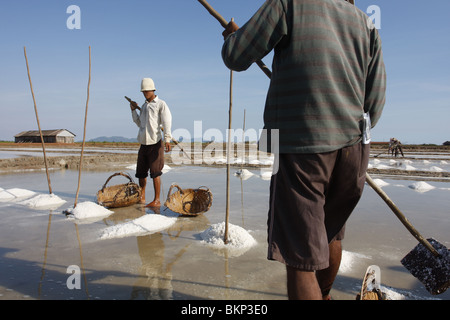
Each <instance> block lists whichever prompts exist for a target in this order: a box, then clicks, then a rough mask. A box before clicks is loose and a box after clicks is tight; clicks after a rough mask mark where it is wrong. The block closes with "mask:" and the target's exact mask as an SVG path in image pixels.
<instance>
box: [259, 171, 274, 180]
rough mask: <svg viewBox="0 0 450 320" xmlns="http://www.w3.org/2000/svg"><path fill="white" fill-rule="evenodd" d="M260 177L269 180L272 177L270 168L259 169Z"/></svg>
mask: <svg viewBox="0 0 450 320" xmlns="http://www.w3.org/2000/svg"><path fill="white" fill-rule="evenodd" d="M260 177H261V179H263V180H270V179H271V178H272V170H261V175H260Z"/></svg>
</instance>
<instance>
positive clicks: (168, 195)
mask: <svg viewBox="0 0 450 320" xmlns="http://www.w3.org/2000/svg"><path fill="white" fill-rule="evenodd" d="M174 187H175V188H178V190H180V193H181V194H183V189H181V188H180V187H179V186H178V185H177V184H175V183H172V185H171V186H170V188H169V192H168V193H167V199H169V198H170V194H171V193H172V188H174Z"/></svg>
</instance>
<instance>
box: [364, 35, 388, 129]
mask: <svg viewBox="0 0 450 320" xmlns="http://www.w3.org/2000/svg"><path fill="white" fill-rule="evenodd" d="M372 37H373V38H372V52H371V56H372V60H371V62H370V64H369V68H368V73H367V78H366V94H365V100H364V111H365V112H369V114H370V120H371V123H372V127H374V126H375V125H376V124H377V122H378V120H379V119H380V117H381V113H382V111H383V109H384V105H385V102H386V69H385V65H384V61H383V52H382V50H381V40H380V37H379V35H378V32H377V30H376V29H373V32H372Z"/></svg>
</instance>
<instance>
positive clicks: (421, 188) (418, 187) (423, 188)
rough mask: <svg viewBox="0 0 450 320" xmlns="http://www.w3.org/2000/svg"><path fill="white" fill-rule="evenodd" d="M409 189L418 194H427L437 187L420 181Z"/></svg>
mask: <svg viewBox="0 0 450 320" xmlns="http://www.w3.org/2000/svg"><path fill="white" fill-rule="evenodd" d="M409 188H411V189H413V190H415V191H417V192H427V191H430V190H433V189H434V188H435V187H433V186H432V185H429V184H428V183H426V182H424V181H419V182H415V183H413V184H411V185H409Z"/></svg>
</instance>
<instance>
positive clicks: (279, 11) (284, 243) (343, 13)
mask: <svg viewBox="0 0 450 320" xmlns="http://www.w3.org/2000/svg"><path fill="white" fill-rule="evenodd" d="M349 2H351V3H353V0H349ZM349 2H347V1H344V0H267V1H266V2H265V3H264V4H263V5H262V6H261V8H260V9H259V10H258V11H257V12H256V14H255V15H254V16H253V17H252V18H251V19H250V20H249V21H248V22H247V23H246V24H245V25H244V26H243V27H242V28H238V27H237V25H236V24H235V23H234V22H231V23H230V24H229V25H228V27H227V28H226V30H225V32H224V34H223V35H224V37H225V43H224V45H223V48H222V58H223V60H224V63H225V65H226V66H227V67H229V68H230V69H232V70H235V71H243V70H246V69H248V68H249V67H250V66H251V65H252V63H254V62H256V61H259V60H261V59H262V58H263V57H264V56H266V55H267V54H268V53H269V52H271V51H272V50H274V58H273V64H272V72H273V73H272V76H271V82H270V87H269V90H268V94H267V99H266V106H265V110H264V126H265V129H267V132H268V136H269V138H270V136H271V130H278V137H279V146H278V147H279V155H278V157H279V168H278V171H277V173H276V174H275V175H273V176H272V181H271V186H270V189H271V193H270V209H269V219H268V244H269V250H268V258H269V259H270V260H277V261H280V262H282V263H284V264H286V270H287V281H288V296H289V298H291V299H328V298H329V292H330V290H331V287H332V284H333V282H334V279H335V277H336V274H337V271H338V269H339V265H340V260H341V252H342V249H341V240H342V239H343V237H344V229H345V223H346V221H347V219H348V217H349V216H350V214H351V212H352V211H353V209H354V208H355V206H356V204H357V203H358V201H359V199H360V197H361V194H362V190H363V187H364V181H365V172H366V170H367V165H368V158H369V144H368V143H369V142H370V139H364V137H365V135H364V133H367V132H368V131H370V128H371V127H373V126H375V125H376V124H377V122H378V120H379V118H380V116H381V113H382V110H383V107H384V103H385V91H386V74H385V67H384V62H383V55H382V51H381V40H380V38H379V34H378V31H377V30H376V29H375V28H374V26H373V24H372V23H371V21H370V19H369V18H368V17H367V15H365V14H364V13H363V12H362V11H360V10H359V9H358V8H356V7H355V6H353V5H352V4H351V3H349ZM365 126H366V127H367V128H365ZM269 141H270V140H269ZM260 147H261V146H260ZM267 151H271V150H270V145H269V146H267Z"/></svg>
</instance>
